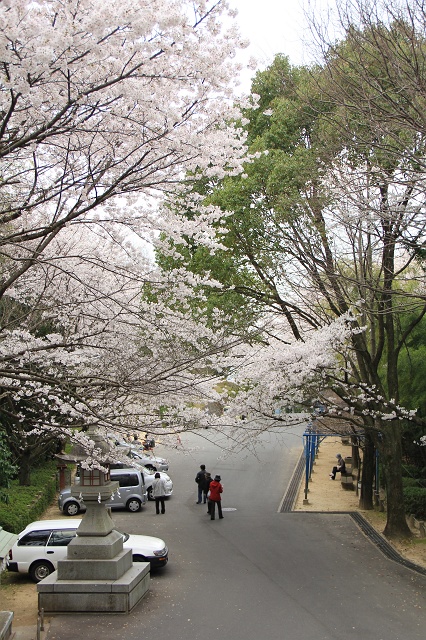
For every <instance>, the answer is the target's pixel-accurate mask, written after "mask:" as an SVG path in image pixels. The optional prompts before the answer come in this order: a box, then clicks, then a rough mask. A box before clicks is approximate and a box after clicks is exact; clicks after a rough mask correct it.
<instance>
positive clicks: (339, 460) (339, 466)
mask: <svg viewBox="0 0 426 640" xmlns="http://www.w3.org/2000/svg"><path fill="white" fill-rule="evenodd" d="M336 458H337V465H336V466H335V467H333V469H332V471H331V473H330V480H335V479H336V473H338V472H339V471H340V473H345V471H346V463H345V461H344V460H343V458H342V454H340V453H338V454H337V456H336Z"/></svg>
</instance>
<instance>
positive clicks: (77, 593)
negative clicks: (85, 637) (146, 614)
mask: <svg viewBox="0 0 426 640" xmlns="http://www.w3.org/2000/svg"><path fill="white" fill-rule="evenodd" d="M117 488H118V483H117V482H111V481H110V479H109V472H108V473H103V472H101V471H99V470H84V469H82V472H81V478H80V484H79V485H75V486H73V487H72V491H71V493H72V495H74V496H79V495H80V494H81V495H82V498H83V500H84V502H85V504H86V507H87V510H86V513H85V514H84V516H83V519H82V521H81V523H80V526H79V527H78V529H77V536H76V537H75V538H74V539H73V540H72V541H71V542H70V544H69V545H68V548H67V558H66V559H64V560H59V561H58V569H57V571H55V572H54V573H52V574H51V575H50V576H48V577H47V578H45V579H44V580H42V581H41V582H39V583H38V585H37V591H38V605H39V610H40V609H44V612H45V613H48V614H53V613H129V611H131V610H132V609H133V607H134V606H135V605H136V604H137V603H138V602H139V601H140V600H141V598H142V597H143V596H144V595H145V593H146V592H147V591H148V589H149V582H150V573H149V570H150V565H149V563H147V562H138V563H137V564H133V561H132V552H131V550H130V549H123V536H122V535H121V534H120V533H118V532H117V531H115V530H114V522H113V520H112V518H111V516H110V513H109V511H108V510H107V508H106V506H105V504H106V502H107V501H108V500H109V498H110V497H111V494H112V493H113V492H114V491H116V490H117Z"/></svg>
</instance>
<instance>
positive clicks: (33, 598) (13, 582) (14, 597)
mask: <svg viewBox="0 0 426 640" xmlns="http://www.w3.org/2000/svg"><path fill="white" fill-rule="evenodd" d="M337 453H341V454H342V456H343V457H345V456H347V455H350V447H347V446H344V445H342V444H341V442H340V439H336V440H333V438H327V440H324V441H323V443H322V444H321V446H320V450H319V455H318V457H317V460H316V462H315V465H314V472H313V474H312V481H311V482H310V484H309V492H308V503H307V504H304V490H303V487H301V488H300V490H299V495H298V497H297V500H296V503H295V508H294V510H295V511H324V512H326V511H359V512H360V513H362V515H363V516H364V517H365V518H366V519H367V520H368V521H369V522H370V524H371V525H372V526H373V527H374V528H375V529H376V530H377V531H378V532H379V533H382V532H383V529H384V527H385V523H386V514H385V513H381V512H380V511H373V512H372V511H362V510H361V509H358V497H357V495H356V492H355V491H350V490H345V489H343V488H342V486H341V483H340V481H339V480H338V479H336V480H335V481H334V482H333V481H330V479H329V473H330V471H331V468H332V466H333V465H334V464H335V460H336V457H335V456H336V454H337ZM338 477H339V476H338ZM60 517H61V516H60V514H59V512H58V508H57V506H56V504H54V505H52V507H50V508H49V509H48V510H47V511H46V513H45V514H44V516H43V519H45V520H48V519H55V520H57V519H58V518H60ZM62 517H63V518H64V519H69V518H67V517H66V516H62ZM391 544H393V546H394V547H395V548H396V549H397V551H398V552H399V553H400V554H401V555H403V556H404V557H406V558H407V559H409V560H411V561H412V562H415V563H416V564H419V565H420V566H423V567H425V568H426V538H423V539H421V538H419V533H418V531H416V530H415V529H414V530H413V538H412V539H410V540H402V541H399V542H394V541H391ZM0 603H1V605H0V607H1V609H2V610H5V611H13V612H14V619H13V628H14V630H17V629H18V628H19V629H20V630H21V632H22V631H23V630H25V628H30V627H34V626H35V625H37V610H38V607H37V589H36V586H35V584H33V583H32V582H31V581H30V579H29V578H28V576H26V575H21V574H13V573H7V572H4V573H3V574H2V576H1V584H0ZM21 635H22V634H21ZM28 637H31V636H28Z"/></svg>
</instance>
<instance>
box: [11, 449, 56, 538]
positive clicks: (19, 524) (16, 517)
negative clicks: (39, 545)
mask: <svg viewBox="0 0 426 640" xmlns="http://www.w3.org/2000/svg"><path fill="white" fill-rule="evenodd" d="M56 473H57V467H56V461H54V460H51V461H48V462H45V463H44V465H43V467H40V468H39V469H34V470H33V471H32V472H31V483H32V484H31V485H30V486H28V487H20V486H19V484H18V483H17V481H16V480H14V481H13V482H12V483H11V485H10V488H9V489H6V490H5V493H6V494H7V497H8V504H3V503H0V525H1V526H2V527H3V529H5V530H6V531H10V532H11V533H20V532H21V531H22V529H25V527H26V526H27V524H29V523H30V522H32V521H33V520H37V518H39V517H40V516H41V515H42V514H43V512H44V511H45V510H46V509H47V507H48V506H50V505H51V504H52V502H53V499H54V498H55V495H56Z"/></svg>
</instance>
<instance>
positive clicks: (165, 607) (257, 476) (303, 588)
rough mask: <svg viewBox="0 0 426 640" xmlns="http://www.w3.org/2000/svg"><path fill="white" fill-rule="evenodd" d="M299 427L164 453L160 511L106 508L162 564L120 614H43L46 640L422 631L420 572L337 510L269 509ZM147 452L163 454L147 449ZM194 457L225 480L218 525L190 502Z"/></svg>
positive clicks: (397, 638) (295, 639)
mask: <svg viewBox="0 0 426 640" xmlns="http://www.w3.org/2000/svg"><path fill="white" fill-rule="evenodd" d="M302 432H303V426H301V427H300V428H299V429H298V430H297V429H295V430H294V433H293V434H286V436H285V437H284V438H278V437H276V436H265V439H264V441H263V442H262V446H261V447H260V448H259V449H258V451H257V457H255V456H254V455H252V454H250V455H242V454H240V455H238V456H236V457H232V458H228V459H219V456H220V451H219V450H218V449H217V448H215V447H214V446H213V444H212V443H210V442H209V441H208V438H209V437H210V432H209V431H206V432H202V433H201V437H198V438H197V437H196V436H186V438H185V440H184V444H185V445H186V446H188V447H192V449H193V451H192V453H191V454H189V455H186V456H183V457H182V455H179V454H178V453H177V452H172V453H170V452H167V454H166V455H167V457H169V459H170V461H171V466H170V475H171V476H172V478H173V481H174V484H175V495H174V496H173V497H172V498H171V499H170V500H169V501H167V503H166V514H165V515H164V516H162V515H160V516H156V515H155V509H154V506H153V504H152V503H150V504H149V505H148V506H147V507H145V509H144V511H143V512H142V513H141V514H127V513H124V512H116V513H115V514H114V519H115V521H116V523H117V527H118V528H120V529H122V530H126V531H129V532H130V533H146V534H148V535H159V536H160V537H162V538H164V539H165V540H166V542H167V543H168V545H169V548H170V562H169V565H168V566H167V567H166V569H165V570H164V571H163V572H162V573H159V574H157V575H155V574H154V575H153V577H152V580H151V589H150V592H149V594H148V595H147V596H146V598H145V599H144V600H142V601H141V603H139V605H138V606H137V607H136V608H135V609H134V611H133V612H132V613H131V614H130V615H128V616H116V615H112V616H104V615H102V616H100V615H90V616H87V615H68V616H57V617H54V618H53V619H52V622H51V626H50V629H49V631H48V633H47V638H48V640H71V639H73V640H74V639H75V638H78V637H86V638H90V639H91V640H92V639H94V640H97V639H98V638H99V639H100V640H101V639H102V640H124V639H126V640H131V639H139V638H141V639H142V638H161V639H165V638H169V639H170V640H217V639H219V638H220V639H222V638H228V639H231V640H240V639H241V640H243V639H244V640H259V639H260V638H266V639H268V640H281V639H282V638H284V639H285V640H342V638H345V639H347V638H353V639H354V640H355V638H356V639H357V640H359V639H362V640H418V639H420V638H422V639H423V638H424V637H425V632H426V577H424V576H421V575H418V574H415V573H414V572H412V571H410V570H407V569H405V568H403V567H401V566H400V565H398V564H397V563H394V562H392V561H390V560H387V559H386V558H385V557H384V556H383V555H382V554H381V553H380V551H379V550H378V549H377V548H376V547H375V546H374V545H373V544H372V543H371V542H370V541H369V540H368V539H367V538H366V537H365V536H364V535H363V534H362V533H361V532H360V530H359V529H358V527H357V526H356V524H355V523H354V522H353V520H352V519H351V518H350V517H349V516H347V515H326V514H303V513H279V512H278V509H279V505H280V502H281V499H282V496H283V492H284V491H285V488H286V487H287V485H288V483H289V480H290V478H291V475H292V471H293V469H294V467H295V464H296V462H297V460H298V457H299V455H300V451H301V437H300V436H301V434H302ZM158 453H159V454H164V453H165V452H164V451H160V448H159V447H158ZM201 463H204V464H206V466H207V470H209V471H211V473H212V475H214V474H216V473H219V474H220V475H221V477H222V482H223V484H224V496H223V506H224V507H225V508H232V509H235V510H233V511H225V512H224V515H225V518H224V519H223V520H218V519H216V520H215V521H211V520H210V518H209V517H208V516H207V513H206V508H205V506H204V505H197V504H195V501H196V485H195V482H194V478H195V474H196V472H197V470H198V468H199V465H200V464H201Z"/></svg>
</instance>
